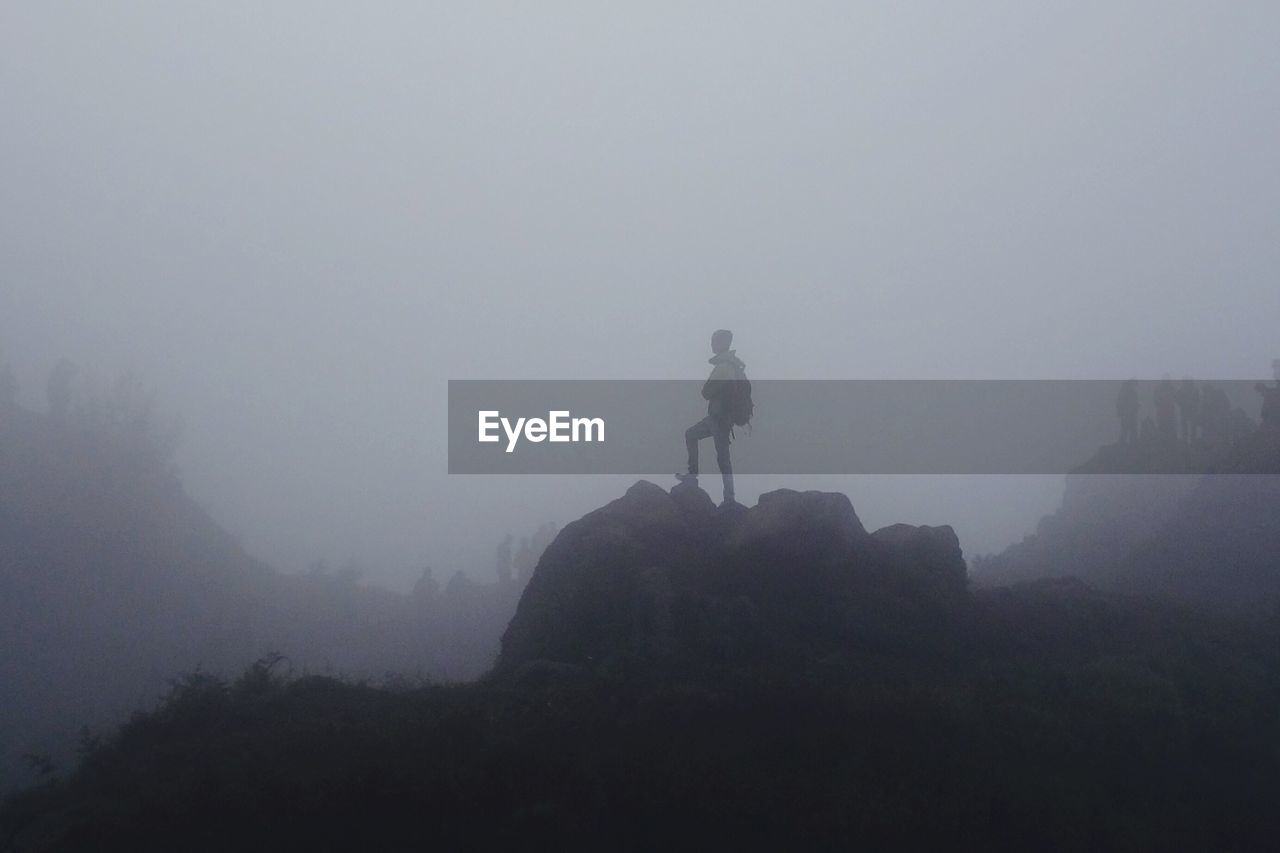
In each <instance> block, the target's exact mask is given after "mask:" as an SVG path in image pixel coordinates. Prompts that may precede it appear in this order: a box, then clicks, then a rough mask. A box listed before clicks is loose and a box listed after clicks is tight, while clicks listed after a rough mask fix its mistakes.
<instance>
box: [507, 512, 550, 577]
mask: <svg viewBox="0 0 1280 853" xmlns="http://www.w3.org/2000/svg"><path fill="white" fill-rule="evenodd" d="M555 538H556V525H555V523H554V522H551V521H548V522H546V523H545V524H542V525H539V527H538V529H537V530H535V531H534V533H533V536H522V537H520V547H519V549H518V550H516V552H515V554H514V555H513V554H512V552H511V542H512V539H511V534H510V533H508V534H506V535H505V536H504V537H503V538H502V541H501V542H499V543H498V554H497V562H496V566H495V569H496V571H497V575H498V583H500V584H504V585H506V584H512V583H515V582H516V581H528V580H529V577H530V576H531V575H532V574H533V569H534V567H535V566H537V565H538V559H539V558H540V557H541V556H542V552H543V551H545V550H547V546H548V545H550V544H551V540H553V539H555Z"/></svg>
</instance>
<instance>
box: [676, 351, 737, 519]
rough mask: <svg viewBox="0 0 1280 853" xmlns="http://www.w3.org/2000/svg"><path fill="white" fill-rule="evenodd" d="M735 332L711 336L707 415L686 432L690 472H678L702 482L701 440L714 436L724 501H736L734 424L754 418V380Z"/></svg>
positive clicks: (686, 479) (682, 479)
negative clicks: (734, 347)
mask: <svg viewBox="0 0 1280 853" xmlns="http://www.w3.org/2000/svg"><path fill="white" fill-rule="evenodd" d="M732 343H733V332H731V331H729V330H728V329H719V330H718V331H716V332H715V334H713V335H712V336H711V352H712V356H711V358H710V359H708V360H709V361H710V362H711V375H710V376H709V377H707V381H706V382H705V383H703V385H702V397H703V399H705V400H706V401H707V416H706V417H705V418H703V419H702V420H700V421H698V422H697V423H696V424H694V425H693V426H691V427H689V428H688V429H687V430H685V432H684V443H685V448H686V449H687V450H688V452H689V472H688V473H687V474H676V479H677V480H679V481H680V482H681V483H690V484H692V485H694V486H696V485H697V484H698V442H700V441H701V440H702V439H704V438H711V439H712V440H713V441H714V443H715V448H716V464H717V465H719V466H720V476H721V478H722V479H723V480H724V502H725V503H726V504H732V503H735V502H736V501H735V500H734V496H733V466H732V465H731V464H730V462H729V442H730V440H731V438H732V433H733V428H734V426H745V425H747V424H748V423H750V421H751V414H752V410H753V408H754V407H753V405H752V402H751V382H750V381H749V380H748V379H747V374H746V365H745V364H743V363H742V360H741V359H739V358H738V356H737V354H736V353H735V351H734V350H731V349H729V345H730V344H732Z"/></svg>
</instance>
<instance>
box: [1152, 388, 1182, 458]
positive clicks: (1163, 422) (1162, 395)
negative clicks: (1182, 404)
mask: <svg viewBox="0 0 1280 853" xmlns="http://www.w3.org/2000/svg"><path fill="white" fill-rule="evenodd" d="M1154 397H1155V404H1156V432H1157V434H1158V435H1159V437H1160V440H1161V441H1163V442H1166V443H1168V444H1172V443H1174V442H1175V441H1177V440H1178V389H1177V387H1176V386H1175V385H1174V384H1173V380H1171V379H1170V378H1169V377H1168V376H1166V377H1165V378H1164V379H1161V380H1160V384H1158V385H1157V386H1156V390H1155V393H1154Z"/></svg>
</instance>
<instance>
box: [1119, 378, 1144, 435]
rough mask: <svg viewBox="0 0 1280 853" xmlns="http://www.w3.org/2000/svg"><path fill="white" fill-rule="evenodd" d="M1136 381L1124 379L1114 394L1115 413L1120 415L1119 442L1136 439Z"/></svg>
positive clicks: (1137, 405) (1137, 406)
mask: <svg viewBox="0 0 1280 853" xmlns="http://www.w3.org/2000/svg"><path fill="white" fill-rule="evenodd" d="M1138 408H1139V404H1138V383H1137V382H1135V381H1134V380H1132V379H1129V380H1126V381H1125V383H1124V384H1123V385H1121V386H1120V393H1119V394H1118V395H1117V396H1116V414H1117V415H1119V417H1120V443H1121V444H1133V443H1134V442H1136V441H1137V440H1138Z"/></svg>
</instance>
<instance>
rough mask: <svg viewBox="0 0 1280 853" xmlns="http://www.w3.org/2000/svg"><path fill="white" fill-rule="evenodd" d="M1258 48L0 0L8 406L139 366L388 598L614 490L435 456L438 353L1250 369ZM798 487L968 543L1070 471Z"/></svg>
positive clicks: (676, 20)
mask: <svg viewBox="0 0 1280 853" xmlns="http://www.w3.org/2000/svg"><path fill="white" fill-rule="evenodd" d="M1277 44H1280V7H1277V6H1276V5H1275V4H1274V3H1265V2H1232V3H1230V4H1222V3H1209V2H1195V3H1190V2H1168V1H1166V2H1142V3H1137V2H1101V3H1092V2H1086V3H1080V2H1073V3H1034V4H1032V3H1025V2H1021V3H1019V2H1007V3H998V2H969V3H911V4H903V3H887V2H886V3H858V4H851V3H843V2H842V3H834V2H833V3H822V4H817V3H808V4H805V3H774V4H768V5H761V4H746V3H731V4H730V3H723V4H711V3H699V4H690V3H679V4H677V3H644V4H640V3H636V4H626V5H625V6H624V4H601V3H586V2H583V3H555V2H547V3H519V4H517V3H501V4H498V3H494V4H490V3H447V4H445V3H441V4H429V3H396V4H393V3H361V4H355V3H348V4H342V5H337V4H321V3H315V2H305V3H304V2H273V3H260V2H255V3H235V2H218V3H172V2H155V3H149V2H147V3H144V2H120V3H88V2H86V3H74V4H72V3H58V2H51V0H39V2H6V3H4V4H3V5H2V6H0V116H2V119H0V199H3V202H2V203H0V348H2V349H3V351H4V354H5V355H7V357H9V358H10V359H11V360H12V361H13V362H14V364H15V366H16V367H17V369H18V372H19V375H20V378H21V379H22V380H23V381H24V384H25V385H26V389H25V392H24V395H25V399H26V400H27V401H28V402H29V403H31V404H32V405H36V404H42V402H43V401H42V400H41V399H40V395H39V394H38V393H37V392H38V391H40V390H41V389H42V388H43V375H44V372H45V371H46V370H47V369H48V367H49V366H50V365H51V364H52V363H53V362H54V361H55V360H56V358H57V357H58V356H61V355H64V354H65V355H68V356H70V357H72V358H73V359H75V360H77V361H79V362H80V363H82V364H84V365H88V366H92V367H93V369H94V370H95V371H97V372H99V373H100V374H101V375H103V376H105V377H110V376H111V375H113V374H115V373H117V372H119V371H121V370H124V369H127V368H133V369H136V370H137V371H138V372H139V373H140V374H141V375H142V376H143V377H144V379H145V380H146V381H147V383H148V384H150V385H151V386H152V387H154V388H155V389H156V390H157V391H158V392H159V394H160V396H161V398H162V400H163V401H164V402H165V403H166V405H167V406H168V407H169V408H171V409H173V410H176V411H178V412H181V413H182V415H183V416H184V418H185V421H186V424H187V428H186V432H185V439H184V444H183V448H182V451H181V464H182V468H183V470H184V472H185V474H186V479H187V483H188V486H189V488H190V490H191V491H192V492H193V493H194V494H195V495H197V496H198V497H199V498H200V499H202V500H203V501H204V502H205V503H206V504H208V505H209V506H210V507H211V509H212V510H213V511H214V513H215V515H216V516H217V517H218V518H219V519H220V520H222V521H223V522H224V523H226V524H228V525H229V526H230V527H231V528H232V529H233V530H235V531H236V532H238V533H239V534H240V535H241V536H242V537H243V538H244V539H245V541H246V542H247V543H248V544H249V545H250V547H251V548H252V549H253V550H254V551H255V552H256V553H258V554H260V555H262V556H264V557H265V558H267V559H269V560H272V561H274V562H276V563H278V564H280V565H281V566H282V567H284V568H297V567H299V566H300V565H302V564H303V563H305V562H306V561H308V560H310V559H314V558H317V557H328V558H330V559H339V560H340V559H344V558H345V557H346V556H356V557H359V558H361V559H364V560H366V561H368V562H369V563H370V564H371V565H372V566H373V568H374V576H375V577H376V578H378V579H379V580H385V581H386V582H389V583H402V582H403V580H404V578H406V577H407V576H408V574H409V573H411V570H412V567H413V566H414V565H416V564H419V563H421V561H423V560H431V561H433V562H434V563H435V564H436V565H437V566H439V567H440V568H442V569H443V568H445V567H447V566H450V565H464V564H465V565H471V564H472V563H474V562H476V561H479V560H483V559H486V557H485V556H484V555H487V554H488V552H489V551H490V550H491V547H492V542H493V541H496V538H497V536H498V535H499V534H500V532H501V530H502V529H504V528H505V527H507V526H517V525H521V526H523V527H524V528H528V529H532V527H533V526H536V524H537V523H538V522H539V521H541V520H543V519H544V518H555V519H556V520H558V521H560V522H564V521H566V520H568V519H570V518H572V517H575V516H576V515H578V514H580V512H581V511H583V510H584V509H587V508H589V507H591V506H592V505H594V504H595V503H598V501H599V500H600V499H602V498H603V497H605V496H608V495H611V494H616V493H617V492H618V491H619V488H620V486H621V485H624V484H621V483H619V482H618V481H616V480H612V479H606V478H591V479H587V480H573V481H563V480H558V481H553V480H536V481H534V480H530V481H524V482H517V483H511V482H507V481H501V480H493V479H487V478H474V479H464V478H456V477H455V478H448V477H446V475H445V474H444V470H445V459H444V441H443V438H442V436H441V435H440V434H439V433H440V429H441V428H442V426H443V423H444V417H443V406H444V388H445V385H444V383H445V380H446V379H448V378H450V377H455V378H479V377H504V378H505V377H510V378H556V377H582V378H588V377H589V378H609V377H630V378H667V377H678V376H689V375H693V376H697V375H700V374H701V373H702V371H703V369H704V366H705V365H704V359H705V357H706V355H707V352H706V350H707V346H708V344H707V339H708V335H709V332H710V331H711V330H712V329H714V328H716V327H720V326H726V327H729V328H732V329H734V330H735V331H736V332H737V334H738V341H737V343H738V345H739V346H740V351H741V355H742V357H743V358H744V359H745V360H746V362H747V364H748V365H749V369H750V370H751V372H752V375H753V376H759V377H773V378H778V377H806V378H844V377H865V378H879V377H912V378H960V377H980V378H1036V377H1052V378H1073V377H1081V378H1085V377H1089V378H1093V377H1096V378H1116V377H1123V376H1128V375H1138V376H1158V375H1160V374H1162V373H1164V372H1171V373H1173V374H1174V375H1182V374H1184V373H1185V374H1192V375H1195V376H1200V377H1223V378H1235V377H1239V378H1248V377H1252V376H1263V377H1265V376H1267V375H1268V374H1269V372H1270V371H1269V364H1270V360H1271V359H1272V358H1274V357H1277V356H1280V340H1277V334H1276V325H1275V318H1276V317H1277V316H1280V287H1277V282H1276V272H1277V268H1278V264H1277V261H1280V239H1278V238H1280V205H1277V204H1276V199H1277V198H1278V197H1280V168H1278V166H1280V160H1278V158H1277V155H1276V151H1277V150H1278V146H1277V143H1280V133H1278V131H1280V111H1278V110H1276V109H1275V105H1276V104H1277V103H1280V59H1278V58H1277V57H1278V56H1280V53H1278V52H1277V51H1276V50H1275V45H1277ZM682 427H683V425H679V428H682ZM681 455H682V454H681V449H680V447H679V439H678V432H677V433H676V440H675V442H674V445H673V453H672V470H673V471H674V470H675V469H676V467H678V464H679V461H680V458H681ZM776 484H778V483H776V482H774V481H769V482H768V483H767V485H769V486H772V485H776ZM790 485H795V486H801V487H803V486H806V485H811V484H810V483H807V482H806V483H790ZM812 485H818V486H821V487H826V488H830V487H835V486H839V487H841V488H846V489H849V490H850V491H851V493H852V495H853V497H854V499H855V505H856V506H858V509H859V512H860V513H861V514H862V515H863V516H864V517H866V518H867V519H868V523H873V522H875V523H887V522H889V521H892V520H898V518H899V517H902V518H903V520H910V521H919V522H931V523H942V522H947V521H955V522H956V523H957V526H958V527H959V528H960V530H961V534H962V537H963V538H964V539H965V542H966V545H967V546H968V547H969V548H970V550H973V549H974V548H975V547H977V549H978V550H981V549H982V547H981V546H985V547H996V546H998V545H999V544H1001V543H1002V542H1003V541H1005V540H1006V539H1008V538H1009V537H1010V536H1013V535H1015V533H1016V532H1017V531H1020V530H1024V529H1026V527H1027V525H1029V524H1030V522H1031V521H1032V520H1034V517H1035V515H1036V514H1037V513H1038V512H1039V510H1040V509H1042V508H1043V505H1044V504H1046V503H1051V502H1052V498H1053V496H1054V494H1055V493H1056V488H1057V484H1056V482H1044V481H1036V482H1030V481H1016V482H1006V483H1003V484H997V483H990V482H988V483H980V484H979V483H973V482H967V481H966V482H963V483H960V482H957V481H948V482H946V483H942V484H939V483H936V482H930V483H928V484H921V483H919V482H914V484H913V481H911V480H901V481H893V482H890V481H865V480H864V481H860V482H857V483H849V482H848V481H842V482H841V483H832V482H822V483H813V484H812ZM922 487H927V490H928V492H932V493H933V494H929V495H928V496H927V497H925V495H926V491H925V489H924V488H922ZM754 488H755V487H754V486H748V487H747V488H745V489H740V493H741V495H742V497H751V496H753V491H754ZM1002 496H1003V497H1002ZM1010 496H1014V499H1013V500H1010V499H1009V498H1010ZM975 497H980V498H981V500H980V501H978V503H979V504H981V508H975ZM1010 504H1016V506H1010ZM487 528H491V529H487ZM974 543H977V546H975V544H974Z"/></svg>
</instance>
